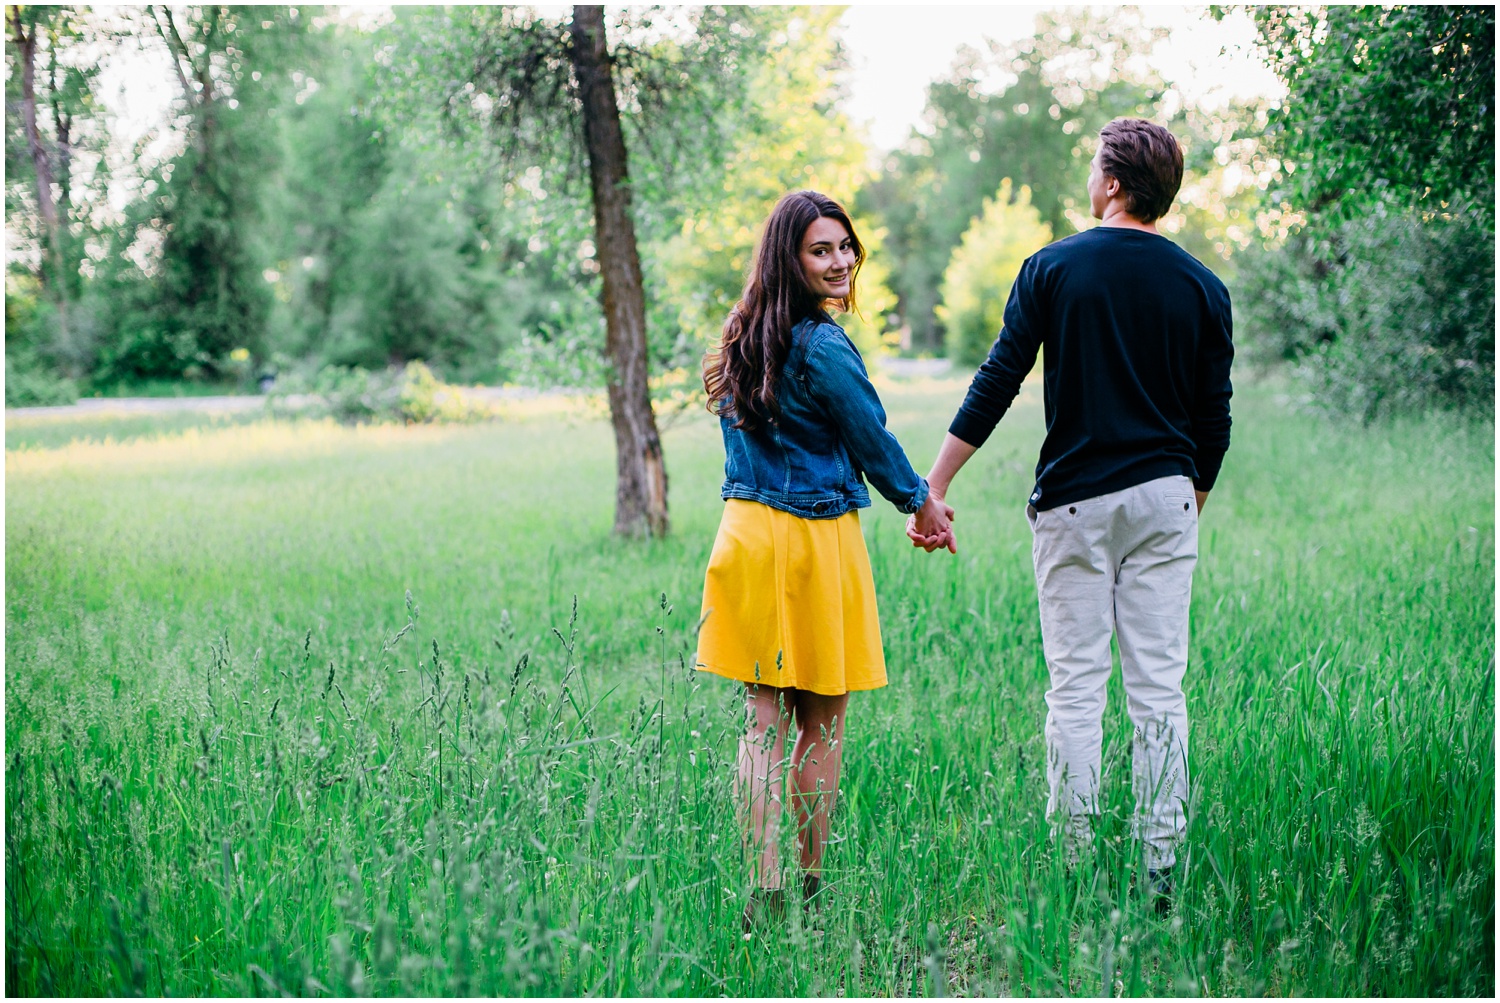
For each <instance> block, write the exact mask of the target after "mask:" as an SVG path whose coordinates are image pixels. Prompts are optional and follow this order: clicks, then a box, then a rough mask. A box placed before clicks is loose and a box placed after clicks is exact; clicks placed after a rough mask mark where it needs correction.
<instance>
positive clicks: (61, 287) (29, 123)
mask: <svg viewBox="0 0 1500 1003" xmlns="http://www.w3.org/2000/svg"><path fill="white" fill-rule="evenodd" d="M10 18H11V28H12V30H13V31H14V36H13V37H12V41H13V42H14V43H15V45H16V47H17V48H18V49H19V50H20V53H21V126H22V129H23V130H24V131H25V133H26V146H27V149H28V150H29V151H30V152H31V166H32V168H33V170H35V172H36V202H37V209H38V210H39V211H40V212H41V214H42V223H43V225H44V226H45V227H46V230H47V247H46V248H45V249H44V250H43V252H42V257H43V259H44V261H50V265H47V266H44V267H43V268H42V282H43V287H44V288H45V289H46V290H47V291H48V292H49V293H51V294H52V299H53V302H54V303H55V304H56V305H57V315H58V324H59V326H60V328H61V330H60V332H59V333H60V334H61V335H62V337H63V339H64V340H66V338H67V330H68V282H67V276H66V274H65V271H64V270H65V268H66V256H65V255H64V254H63V234H62V220H61V219H60V218H59V217H58V214H57V203H56V202H54V201H53V200H52V182H53V176H52V157H51V155H50V154H49V153H48V152H47V147H46V145H45V144H44V143H43V142H42V134H41V130H40V129H38V128H37V123H36V37H37V26H36V25H34V24H33V25H32V27H31V32H30V33H29V34H28V33H27V31H26V26H25V24H24V23H23V22H22V20H21V8H20V7H19V6H18V5H15V4H12V5H11V6H10Z"/></svg>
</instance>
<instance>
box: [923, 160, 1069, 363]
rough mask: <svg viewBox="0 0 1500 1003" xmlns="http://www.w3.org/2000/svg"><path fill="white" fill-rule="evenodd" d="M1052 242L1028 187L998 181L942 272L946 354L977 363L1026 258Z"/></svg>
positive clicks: (939, 311)
mask: <svg viewBox="0 0 1500 1003" xmlns="http://www.w3.org/2000/svg"><path fill="white" fill-rule="evenodd" d="M1051 240H1052V228H1051V227H1049V226H1047V224H1045V223H1043V222H1042V220H1041V217H1040V216H1039V215H1038V214H1037V211H1036V209H1034V208H1033V207H1032V205H1031V189H1030V188H1027V187H1026V186H1025V185H1022V186H1021V187H1020V188H1019V189H1012V187H1011V182H1010V178H1006V179H1005V180H1004V181H1002V182H1000V188H999V190H998V191H996V192H995V197H994V198H992V199H987V200H985V203H984V210H983V211H982V212H981V213H980V214H979V216H978V217H976V218H975V220H974V222H973V223H972V224H970V226H969V229H968V231H967V232H965V233H964V236H963V240H962V241H961V242H960V243H959V246H958V249H957V250H955V251H954V252H953V258H952V259H951V260H950V261H949V262H948V271H947V272H946V273H945V274H944V275H943V302H942V305H941V306H939V307H938V308H937V314H938V318H939V319H940V320H942V322H943V323H944V324H945V325H946V326H947V329H948V330H947V344H948V357H949V358H950V359H952V360H953V361H954V363H956V364H958V365H960V366H977V365H979V363H981V362H983V361H984V357H985V356H986V355H987V354H988V353H989V350H990V346H991V345H992V344H994V342H995V338H996V337H997V336H998V335H999V334H1000V327H1001V325H1002V323H1004V319H1005V301H1006V298H1007V297H1008V296H1009V295H1010V287H1011V286H1012V285H1014V284H1015V281H1016V275H1018V274H1019V273H1020V271H1021V265H1022V264H1024V263H1025V261H1026V259H1027V258H1028V257H1030V256H1031V255H1032V254H1034V253H1036V252H1037V251H1038V250H1039V249H1041V248H1042V247H1044V246H1045V245H1046V244H1048V243H1049V242H1050V241H1051Z"/></svg>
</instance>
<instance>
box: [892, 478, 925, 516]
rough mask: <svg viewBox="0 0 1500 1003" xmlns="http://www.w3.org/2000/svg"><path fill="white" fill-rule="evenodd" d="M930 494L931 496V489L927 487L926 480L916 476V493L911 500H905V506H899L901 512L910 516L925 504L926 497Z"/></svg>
mask: <svg viewBox="0 0 1500 1003" xmlns="http://www.w3.org/2000/svg"><path fill="white" fill-rule="evenodd" d="M930 494H932V488H931V487H929V486H928V484H927V478H925V477H922V476H920V475H918V477H917V490H916V493H914V494H913V495H912V496H911V498H910V499H908V500H907V502H906V504H905V505H901V506H899V508H900V510H901V512H903V513H904V514H906V515H911V514H912V513H913V512H915V511H917V510H918V509H919V508H921V507H922V506H923V505H926V504H927V496H928V495H930Z"/></svg>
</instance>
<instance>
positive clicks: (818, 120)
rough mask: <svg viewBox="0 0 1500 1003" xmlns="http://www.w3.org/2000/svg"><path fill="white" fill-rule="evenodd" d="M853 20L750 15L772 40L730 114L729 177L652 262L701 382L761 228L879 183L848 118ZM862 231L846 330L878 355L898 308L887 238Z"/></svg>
mask: <svg viewBox="0 0 1500 1003" xmlns="http://www.w3.org/2000/svg"><path fill="white" fill-rule="evenodd" d="M841 17H842V11H841V10H838V9H836V8H827V7H806V8H796V7H765V8H758V9H755V10H751V11H747V20H748V23H749V25H750V26H751V29H752V30H753V32H754V35H755V37H758V38H761V39H764V42H765V48H764V56H763V58H761V59H759V60H758V61H756V62H755V63H754V64H752V65H751V66H750V67H749V68H748V70H747V72H748V80H747V84H746V90H747V93H746V97H745V100H744V101H743V102H742V103H740V104H739V105H738V106H737V107H734V108H730V109H726V114H727V115H728V117H729V122H728V123H726V124H732V129H731V130H730V140H729V142H730V143H731V147H730V153H729V155H728V157H727V158H726V161H727V165H726V168H725V169H724V170H723V172H722V173H721V174H720V175H718V176H716V177H715V178H714V180H715V182H716V184H715V186H714V187H713V188H712V189H710V190H708V191H705V192H704V193H703V196H702V198H701V199H700V200H697V201H695V202H694V203H693V204H692V205H691V206H690V207H689V208H688V210H687V211H686V212H684V213H683V216H682V220H681V224H680V227H679V229H678V231H677V232H676V233H675V234H672V235H671V236H670V237H668V238H667V239H665V240H663V241H661V242H660V243H659V245H658V246H657V247H656V248H654V249H653V253H652V255H651V258H652V264H653V266H654V267H653V269H652V270H653V272H654V274H655V277H656V280H657V283H658V288H659V289H660V291H661V298H662V300H663V304H662V305H663V308H664V311H670V312H671V313H672V314H673V316H672V317H671V318H670V320H669V321H668V322H669V323H671V324H672V326H673V327H674V328H675V329H676V330H678V331H679V332H680V343H681V345H682V347H681V348H680V349H679V350H678V351H677V352H676V353H675V359H674V361H676V362H677V364H678V365H687V366H688V367H689V368H690V369H691V371H692V375H691V378H692V379H694V380H696V378H697V366H696V363H697V361H698V359H699V357H700V356H701V355H702V352H703V349H704V347H705V345H706V344H708V343H710V342H712V341H713V340H715V339H716V338H717V337H718V335H719V330H720V328H721V327H722V326H723V323H724V319H725V317H727V316H728V313H729V309H730V308H731V307H732V306H733V305H734V303H735V302H736V301H737V300H738V299H739V297H740V292H741V291H742V289H743V286H744V282H745V278H746V276H747V274H748V272H749V269H750V265H751V261H752V258H753V256H754V253H755V244H756V241H757V239H758V238H759V236H760V227H761V224H762V223H764V221H765V218H766V216H767V215H768V214H769V212H770V209H771V206H772V205H774V204H775V202H776V200H777V199H778V198H780V197H781V196H782V195H783V194H785V193H786V192H789V191H795V190H797V189H803V188H810V189H813V190H816V191H821V192H824V193H825V194H827V195H830V196H832V197H833V198H836V199H838V200H839V201H841V202H844V203H845V204H846V205H848V204H850V203H851V202H852V201H853V198H854V196H855V194H856V193H857V192H858V191H859V190H860V189H861V187H862V186H863V185H864V184H865V183H867V181H868V179H869V177H870V169H869V167H868V156H867V151H866V148H865V145H864V143H863V142H862V141H861V139H860V137H859V135H858V133H857V132H856V130H855V129H854V127H853V125H852V124H851V123H850V121H849V118H848V116H847V115H845V114H844V113H843V112H842V111H841V110H840V109H839V104H840V102H841V101H842V99H843V97H844V96H845V95H844V91H843V89H842V85H841V73H842V72H843V70H844V69H845V68H846V63H845V57H844V53H843V50H842V48H841V46H840V43H839V38H838V34H837V27H838V21H839V19H840V18H841ZM854 222H855V226H856V229H859V230H860V239H861V240H862V241H863V242H864V244H865V245H866V251H867V258H866V261H865V264H864V265H863V266H862V267H861V269H860V275H859V281H858V287H857V290H856V292H857V296H858V300H859V307H860V314H861V315H862V316H852V317H847V318H842V319H841V323H843V324H844V325H845V327H846V329H847V330H848V331H849V334H850V335H851V337H852V338H853V339H854V340H855V342H856V343H857V344H858V345H859V346H860V348H861V349H862V350H863V351H865V352H866V353H870V352H871V351H873V349H874V348H875V346H876V344H877V342H878V338H879V332H880V330H881V329H882V328H883V326H884V318H885V315H886V314H887V313H888V312H889V311H890V310H891V309H892V308H894V306H895V300H894V297H893V296H892V294H891V292H890V290H889V289H888V288H887V280H886V271H887V267H886V261H885V255H884V254H883V251H882V238H883V233H882V231H881V230H880V228H879V226H878V225H865V226H862V225H861V224H862V223H863V221H862V220H859V219H856V220H855V221H854ZM875 222H876V221H874V220H871V223H875Z"/></svg>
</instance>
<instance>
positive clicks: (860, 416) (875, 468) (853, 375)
mask: <svg viewBox="0 0 1500 1003" xmlns="http://www.w3.org/2000/svg"><path fill="white" fill-rule="evenodd" d="M807 379H808V389H809V390H811V391H812V394H813V396H814V397H815V398H816V399H817V400H818V402H819V403H821V404H822V405H823V407H824V409H825V410H826V411H827V412H828V415H829V417H830V418H832V419H833V422H834V424H835V425H837V426H838V430H839V438H841V439H842V440H843V442H844V445H845V446H846V447H847V448H848V450H849V453H850V455H851V456H852V457H853V458H854V461H855V462H856V463H858V464H859V466H860V468H861V469H862V470H863V471H864V472H865V476H866V477H868V478H869V480H870V484H871V485H872V486H873V487H874V488H875V490H876V491H878V492H880V494H881V495H882V496H884V497H885V499H886V500H887V501H889V502H890V503H891V504H892V505H895V506H896V508H897V509H899V510H900V511H902V512H906V513H912V512H916V511H919V510H921V509H922V507H923V505H925V504H926V503H927V496H928V494H929V491H928V487H927V482H926V481H925V480H923V479H922V477H921V476H919V475H918V474H917V472H916V470H915V469H913V468H912V465H911V462H910V461H909V460H908V459H907V458H906V452H905V451H904V450H903V449H902V448H901V443H900V442H898V441H896V437H895V436H894V435H892V434H891V433H890V430H889V429H887V428H886V427H885V408H884V407H882V406H881V403H880V395H879V394H877V393H876V392H875V387H874V386H873V385H872V384H871V383H870V377H869V376H868V375H867V374H866V373H865V364H864V361H863V360H862V359H860V357H859V352H858V351H857V350H856V349H855V347H854V345H853V343H852V342H850V341H849V339H848V337H847V336H845V335H844V334H843V333H842V332H841V331H840V332H838V333H830V334H829V335H828V336H826V337H823V338H822V339H821V340H819V341H818V343H817V344H815V345H813V346H812V347H811V349H810V350H809V351H808V354H807Z"/></svg>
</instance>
